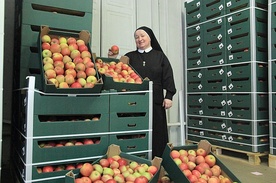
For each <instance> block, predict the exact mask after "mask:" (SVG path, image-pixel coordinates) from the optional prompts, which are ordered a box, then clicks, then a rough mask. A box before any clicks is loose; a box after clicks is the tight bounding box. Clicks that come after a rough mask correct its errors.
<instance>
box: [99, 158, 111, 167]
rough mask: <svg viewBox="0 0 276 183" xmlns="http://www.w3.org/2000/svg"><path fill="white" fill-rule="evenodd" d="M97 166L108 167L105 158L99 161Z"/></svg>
mask: <svg viewBox="0 0 276 183" xmlns="http://www.w3.org/2000/svg"><path fill="white" fill-rule="evenodd" d="M99 164H100V165H101V166H102V167H109V165H110V164H109V161H108V160H107V159H106V158H103V159H101V160H100V161H99Z"/></svg>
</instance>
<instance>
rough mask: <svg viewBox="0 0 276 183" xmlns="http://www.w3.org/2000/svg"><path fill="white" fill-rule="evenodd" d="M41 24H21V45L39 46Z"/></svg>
mask: <svg viewBox="0 0 276 183" xmlns="http://www.w3.org/2000/svg"><path fill="white" fill-rule="evenodd" d="M39 31H40V26H35V25H30V24H21V32H20V33H21V46H29V47H37V38H38V35H39Z"/></svg>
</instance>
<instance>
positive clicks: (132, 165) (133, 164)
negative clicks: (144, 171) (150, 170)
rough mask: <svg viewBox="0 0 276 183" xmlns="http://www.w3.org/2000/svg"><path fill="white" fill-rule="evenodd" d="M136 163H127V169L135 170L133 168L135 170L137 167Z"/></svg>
mask: <svg viewBox="0 0 276 183" xmlns="http://www.w3.org/2000/svg"><path fill="white" fill-rule="evenodd" d="M138 165H139V164H138V163H137V162H136V161H131V162H130V163H129V167H130V168H131V169H133V170H134V169H135V168H137V167H138Z"/></svg>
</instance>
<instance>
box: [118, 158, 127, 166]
mask: <svg viewBox="0 0 276 183" xmlns="http://www.w3.org/2000/svg"><path fill="white" fill-rule="evenodd" d="M117 162H118V163H119V166H122V165H127V160H126V159H124V158H120V159H118V160H117Z"/></svg>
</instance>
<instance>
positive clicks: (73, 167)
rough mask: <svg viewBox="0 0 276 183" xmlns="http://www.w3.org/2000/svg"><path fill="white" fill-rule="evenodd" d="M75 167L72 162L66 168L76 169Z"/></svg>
mask: <svg viewBox="0 0 276 183" xmlns="http://www.w3.org/2000/svg"><path fill="white" fill-rule="evenodd" d="M74 169H76V167H75V166H74V165H71V164H69V165H66V168H65V170H74Z"/></svg>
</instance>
